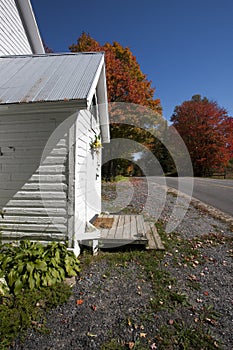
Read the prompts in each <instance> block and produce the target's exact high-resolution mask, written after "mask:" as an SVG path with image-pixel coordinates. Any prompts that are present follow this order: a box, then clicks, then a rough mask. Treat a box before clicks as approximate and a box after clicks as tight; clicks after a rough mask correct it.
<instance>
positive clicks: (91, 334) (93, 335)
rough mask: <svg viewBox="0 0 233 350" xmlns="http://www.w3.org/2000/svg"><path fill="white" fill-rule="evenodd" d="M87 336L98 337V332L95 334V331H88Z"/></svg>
mask: <svg viewBox="0 0 233 350" xmlns="http://www.w3.org/2000/svg"><path fill="white" fill-rule="evenodd" d="M87 336H88V337H97V334H93V333H90V332H87Z"/></svg>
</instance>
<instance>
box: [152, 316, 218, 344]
mask: <svg viewBox="0 0 233 350" xmlns="http://www.w3.org/2000/svg"><path fill="white" fill-rule="evenodd" d="M158 334H159V335H158V336H157V337H156V339H157V344H158V348H159V349H161V350H165V349H177V350H204V349H206V350H207V349H208V350H216V349H221V347H220V344H219V343H218V342H217V341H216V340H215V339H214V338H213V337H212V336H211V335H210V334H209V333H206V332H205V330H204V329H203V326H202V325H201V324H200V325H199V326H196V327H193V326H190V325H186V324H185V323H184V322H183V321H175V322H174V324H173V325H162V326H161V327H160V328H159V332H158Z"/></svg>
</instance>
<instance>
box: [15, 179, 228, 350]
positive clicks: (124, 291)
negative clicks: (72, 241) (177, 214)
mask: <svg viewBox="0 0 233 350" xmlns="http://www.w3.org/2000/svg"><path fill="white" fill-rule="evenodd" d="M154 190H155V191H156V189H154ZM175 200H176V198H175V197H174V195H171V194H168V195H167V199H166V203H165V206H164V208H163V210H162V211H161V214H160V219H161V220H162V221H163V222H167V221H168V219H169V217H170V215H171V212H172V209H173V207H174V202H175ZM111 201H112V202H111ZM125 203H127V208H124V207H125ZM181 205H182V204H181ZM145 206H146V208H147V211H146V210H145V209H144V208H145ZM157 206H158V205H157V203H156V205H155V203H153V201H150V200H148V186H147V183H146V182H145V181H144V180H139V179H133V180H132V182H131V183H130V184H129V183H128V182H121V183H119V184H118V185H117V191H116V190H115V185H114V184H103V207H104V210H106V211H111V212H126V211H127V213H143V214H144V215H145V216H147V217H148V218H150V220H152V219H155V218H158V212H156V209H155V208H156V207H157ZM153 210H154V214H153ZM176 231H177V232H179V234H180V237H181V238H182V239H183V238H184V239H186V240H190V239H193V238H194V237H200V238H201V237H202V236H203V237H205V235H208V237H209V236H210V234H213V237H214V235H216V234H222V241H221V244H217V245H215V244H214V241H212V240H211V239H207V240H206V241H204V242H203V240H202V241H201V240H200V242H198V240H197V241H196V245H197V249H199V250H200V251H201V259H202V263H199V261H194V262H193V265H192V266H190V264H186V263H183V262H181V260H180V258H181V257H180V256H179V252H178V251H177V256H178V260H177V261H178V262H177V264H174V263H173V261H174V256H171V254H166V253H165V257H164V261H163V265H164V266H163V267H164V269H166V270H167V271H168V272H169V273H171V275H172V277H174V278H176V279H177V281H178V286H179V289H180V291H181V292H184V293H186V294H188V297H189V301H190V302H191V308H188V309H187V308H182V307H180V308H177V309H176V310H174V311H173V313H172V314H171V312H170V313H168V311H166V310H162V311H159V312H157V313H156V314H154V315H153V322H151V319H149V318H148V320H147V319H146V318H145V315H146V314H147V312H148V313H149V312H150V311H149V307H150V306H149V305H150V299H151V298H152V297H153V291H152V286H151V284H150V280H148V279H147V278H146V277H145V271H144V269H143V266H141V265H140V264H135V263H132V262H128V263H126V264H117V265H114V266H112V265H109V264H108V262H106V261H105V260H99V261H97V262H95V263H93V264H91V265H90V266H89V267H88V268H86V269H85V270H84V271H83V272H82V274H81V275H80V276H79V278H78V279H77V283H76V285H75V286H74V288H73V292H74V294H73V296H72V297H71V298H70V300H69V301H68V302H67V303H66V304H65V305H63V306H61V307H58V308H57V309H55V310H53V311H52V312H51V313H50V314H49V315H48V319H47V324H46V326H47V327H48V329H49V333H48V334H39V333H37V332H35V331H34V330H33V329H32V330H30V331H29V332H28V334H27V336H26V339H25V342H24V344H21V343H20V341H19V340H18V341H16V342H15V344H14V346H12V348H11V349H12V350H13V349H15V350H16V349H25V350H27V349H30V350H34V349H40V350H48V349H54V350H55V349H56V350H58V349H66V350H68V349H74V350H87V349H101V346H102V344H104V343H105V342H107V341H109V340H110V339H119V340H120V341H121V342H122V343H125V344H128V345H127V346H128V348H130V344H131V343H130V342H135V341H136V340H137V339H139V338H140V339H142V340H144V337H145V338H146V340H145V341H146V342H147V344H148V349H159V347H157V346H156V340H155V334H156V333H158V328H159V326H160V325H161V324H163V323H164V324H167V323H168V322H170V321H169V320H171V319H172V320H176V319H184V320H185V321H187V322H196V321H195V320H197V319H198V317H200V310H203V313H204V310H207V309H209V310H210V309H211V307H214V310H215V311H217V312H218V313H219V315H220V316H219V317H218V319H217V320H216V321H215V320H214V319H213V318H210V317H208V315H207V316H205V317H206V320H207V322H206V327H207V329H208V330H210V331H211V332H212V334H213V335H214V337H215V338H216V339H217V340H219V341H220V342H221V343H222V344H223V345H222V348H223V349H225V350H231V349H233V337H232V329H233V296H232V246H230V242H229V240H227V239H225V238H224V237H229V236H231V237H232V230H231V229H230V228H229V225H227V224H224V222H222V221H220V220H217V219H214V218H212V217H211V216H209V215H208V214H207V213H204V212H202V211H201V210H199V209H196V208H194V207H193V206H192V205H191V206H190V207H189V209H188V211H187V213H186V216H185V217H184V219H183V221H182V222H181V223H180V224H179V226H178V227H177V229H176ZM171 239H172V234H171ZM193 281H195V282H197V283H199V284H200V288H197V289H194V288H190V282H193ZM187 310H188V313H187ZM205 312H206V311H205ZM142 317H144V321H143V322H142ZM203 317H204V316H203ZM208 322H209V324H208ZM135 348H136V347H135ZM109 349H111V347H109ZM114 349H117V348H114ZM168 349H171V348H170V347H169V348H168ZM172 349H179V347H177V346H175V345H174V347H172ZM206 349H208V348H206ZM216 349H217V347H216ZM203 350H205V349H203Z"/></svg>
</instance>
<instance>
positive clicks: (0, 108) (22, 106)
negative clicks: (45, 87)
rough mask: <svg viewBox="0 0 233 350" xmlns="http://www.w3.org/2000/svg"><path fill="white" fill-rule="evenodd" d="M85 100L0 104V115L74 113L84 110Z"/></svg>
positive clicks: (85, 106)
mask: <svg viewBox="0 0 233 350" xmlns="http://www.w3.org/2000/svg"><path fill="white" fill-rule="evenodd" d="M86 108H87V101H86V99H80V100H68V101H40V102H28V103H26V102H21V103H5V104H0V114H8V113H12V112H13V113H14V112H16V113H17V114H20V113H46V112H48V113H50V112H67V113H70V114H72V113H75V112H77V111H78V110H81V109H86Z"/></svg>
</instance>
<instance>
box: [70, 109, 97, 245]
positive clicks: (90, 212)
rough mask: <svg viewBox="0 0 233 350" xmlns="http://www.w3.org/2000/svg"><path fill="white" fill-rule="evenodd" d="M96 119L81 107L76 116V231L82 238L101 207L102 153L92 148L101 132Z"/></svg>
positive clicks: (79, 238) (79, 237) (78, 236)
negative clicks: (92, 143) (93, 150)
mask: <svg viewBox="0 0 233 350" xmlns="http://www.w3.org/2000/svg"><path fill="white" fill-rule="evenodd" d="M93 119H94V118H93V116H92V115H91V113H90V112H87V111H81V112H80V113H79V116H78V119H77V128H76V131H77V133H76V164H75V178H76V182H75V232H76V237H77V239H78V240H81V239H82V234H83V233H84V232H85V227H86V224H87V222H89V221H90V220H91V219H92V218H93V217H94V216H95V215H96V214H98V213H100V211H101V187H100V185H101V174H100V159H99V157H100V154H99V155H97V153H96V152H92V151H91V149H90V142H91V141H92V140H94V138H95V133H96V134H97V135H98V134H99V128H98V127H96V122H95V121H93ZM94 131H95V132H94ZM98 164H99V165H98ZM97 174H98V175H99V176H98V177H96V175H97ZM87 236H88V233H87Z"/></svg>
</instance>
